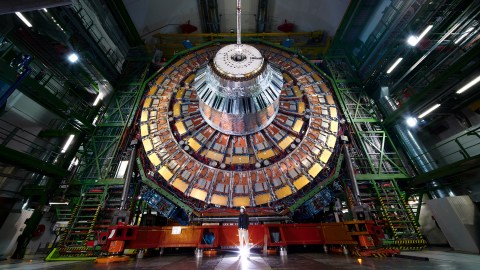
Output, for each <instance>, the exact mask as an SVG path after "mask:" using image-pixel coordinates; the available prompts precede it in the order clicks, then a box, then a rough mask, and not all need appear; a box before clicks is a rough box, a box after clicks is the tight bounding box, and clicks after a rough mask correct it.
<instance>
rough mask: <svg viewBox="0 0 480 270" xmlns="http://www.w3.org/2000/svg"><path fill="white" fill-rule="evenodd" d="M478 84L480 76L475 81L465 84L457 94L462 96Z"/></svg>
mask: <svg viewBox="0 0 480 270" xmlns="http://www.w3.org/2000/svg"><path fill="white" fill-rule="evenodd" d="M478 82H480V76H478V77H477V78H475V79H473V80H472V81H471V82H469V83H467V84H465V85H464V86H463V87H462V88H460V89H458V90H457V92H456V93H457V94H461V93H463V92H465V91H467V90H468V89H469V88H470V87H472V86H474V85H475V84H477V83H478Z"/></svg>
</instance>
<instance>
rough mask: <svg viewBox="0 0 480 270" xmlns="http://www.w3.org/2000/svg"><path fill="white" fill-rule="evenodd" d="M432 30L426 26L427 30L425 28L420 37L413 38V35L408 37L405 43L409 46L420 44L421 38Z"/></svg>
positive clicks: (431, 26) (430, 26)
mask: <svg viewBox="0 0 480 270" xmlns="http://www.w3.org/2000/svg"><path fill="white" fill-rule="evenodd" d="M432 28H433V25H429V26H427V28H425V30H423V32H422V33H421V34H420V36H418V37H417V36H414V35H411V36H410V37H408V39H407V43H408V44H409V45H410V46H416V45H417V44H418V42H420V40H422V38H423V37H425V35H426V34H427V33H428V32H429V31H430V30H431V29H432Z"/></svg>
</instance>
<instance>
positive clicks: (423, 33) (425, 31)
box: [417, 24, 433, 42]
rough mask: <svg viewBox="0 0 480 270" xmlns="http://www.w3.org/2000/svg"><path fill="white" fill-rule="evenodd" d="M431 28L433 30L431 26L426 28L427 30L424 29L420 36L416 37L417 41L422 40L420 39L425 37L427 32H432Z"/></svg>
mask: <svg viewBox="0 0 480 270" xmlns="http://www.w3.org/2000/svg"><path fill="white" fill-rule="evenodd" d="M432 28H433V25H431V24H430V25H429V26H427V28H425V30H423V32H422V33H421V34H420V36H419V37H418V41H420V40H422V38H423V37H425V35H426V34H427V33H428V32H430V30H432ZM418 41H417V42H418Z"/></svg>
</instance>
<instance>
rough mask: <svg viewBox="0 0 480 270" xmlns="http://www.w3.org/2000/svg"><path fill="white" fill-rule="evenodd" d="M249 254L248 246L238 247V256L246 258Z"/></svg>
mask: <svg viewBox="0 0 480 270" xmlns="http://www.w3.org/2000/svg"><path fill="white" fill-rule="evenodd" d="M249 255H250V248H248V247H243V248H241V249H240V257H242V258H247V257H248V256H249Z"/></svg>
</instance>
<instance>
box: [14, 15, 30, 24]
mask: <svg viewBox="0 0 480 270" xmlns="http://www.w3.org/2000/svg"><path fill="white" fill-rule="evenodd" d="M15 15H17V17H18V18H20V20H22V22H23V23H24V24H26V25H27V26H28V27H32V24H31V23H30V22H29V21H28V20H27V18H25V17H24V16H23V14H22V13H20V12H15Z"/></svg>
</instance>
